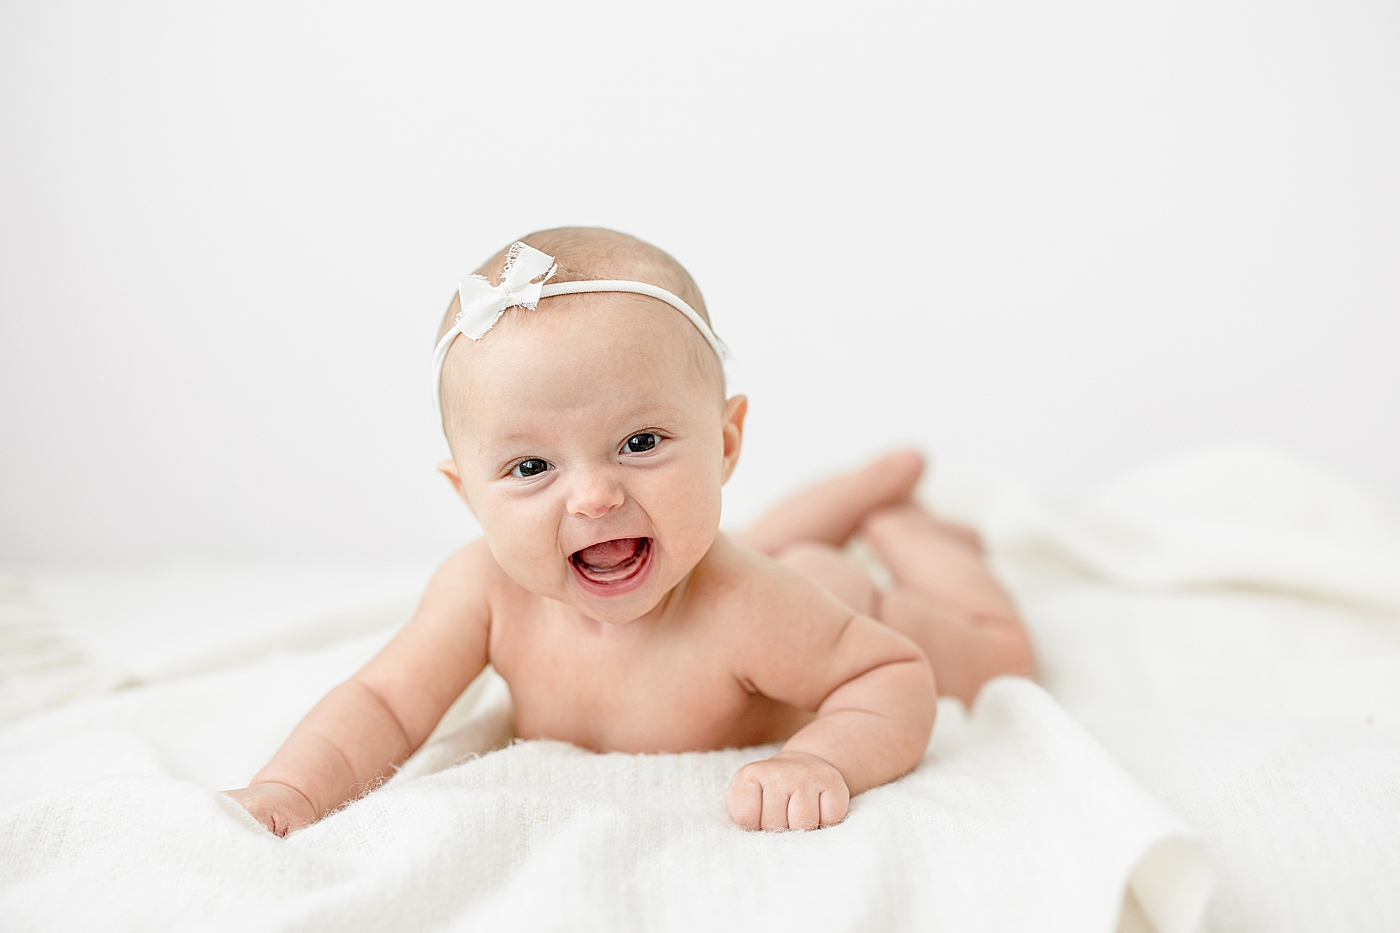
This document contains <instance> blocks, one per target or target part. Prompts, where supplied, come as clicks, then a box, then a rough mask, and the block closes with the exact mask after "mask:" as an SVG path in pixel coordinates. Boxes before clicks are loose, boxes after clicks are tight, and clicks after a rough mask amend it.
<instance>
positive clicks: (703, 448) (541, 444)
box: [444, 293, 744, 624]
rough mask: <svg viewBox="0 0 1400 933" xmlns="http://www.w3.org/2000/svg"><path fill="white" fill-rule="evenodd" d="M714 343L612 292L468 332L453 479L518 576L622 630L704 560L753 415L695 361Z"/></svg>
mask: <svg viewBox="0 0 1400 933" xmlns="http://www.w3.org/2000/svg"><path fill="white" fill-rule="evenodd" d="M710 352H711V351H710V350H709V349H708V348H706V347H705V345H704V341H703V338H701V337H700V336H699V334H698V333H697V332H695V329H694V327H692V325H691V324H690V322H688V321H687V320H686V319H685V318H684V317H682V316H681V315H680V314H678V313H677V312H675V311H674V310H672V309H670V308H668V307H666V306H665V305H663V304H661V303H660V302H657V301H654V300H652V299H648V298H645V297H643V296H639V295H628V294H611V293H604V294H594V295H574V296H558V297H554V298H549V299H546V300H545V301H544V302H542V303H541V305H540V309H539V310H538V311H527V310H523V309H512V310H511V311H508V312H507V313H506V316H505V317H504V318H503V319H502V320H501V321H500V323H498V324H497V325H496V327H495V328H493V329H492V330H491V331H490V333H488V334H487V335H486V336H485V337H484V338H483V339H482V340H480V341H477V342H475V343H473V342H472V341H469V340H467V339H466V338H458V340H457V341H456V343H455V344H454V345H453V348H452V351H451V353H450V354H449V357H448V361H447V365H446V367H445V369H446V370H448V371H447V372H445V374H444V392H445V393H446V392H452V393H453V402H454V404H452V405H451V406H450V410H449V417H450V419H451V420H450V422H449V424H448V426H447V427H448V432H449V436H450V437H451V438H452V448H453V453H454V462H455V472H456V474H457V476H456V477H455V483H456V485H457V487H458V489H459V491H460V492H461V494H462V497H463V498H464V499H465V500H466V502H467V504H468V506H470V508H471V510H472V512H473V513H474V514H475V515H476V517H477V519H478V521H480V522H481V525H482V529H483V530H484V532H485V535H486V539H487V542H488V544H489V545H490V547H491V552H492V554H493V555H494V556H495V558H496V560H497V562H499V564H500V565H501V567H502V568H503V569H504V570H505V571H506V572H507V573H508V574H509V575H510V576H511V578H512V579H514V580H515V581H516V582H517V583H519V584H520V585H521V586H524V587H525V588H526V589H528V590H530V591H532V592H534V593H537V594H540V595H542V596H548V597H550V598H552V599H556V600H559V601H561V602H564V603H567V604H569V605H572V606H574V607H575V608H577V609H579V610H580V611H582V612H583V613H584V614H586V615H587V616H589V617H591V618H594V619H597V620H599V621H602V622H608V623H614V624H619V623H624V622H629V621H632V620H634V619H636V618H639V617H641V616H643V615H645V614H646V613H648V612H650V611H651V610H652V609H654V608H656V607H657V605H658V604H659V603H660V602H661V601H662V600H663V599H664V598H665V597H666V595H667V594H668V593H670V592H671V590H672V589H673V588H674V587H675V586H676V585H677V584H678V583H680V582H681V581H682V580H683V579H684V578H685V577H686V575H687V574H688V573H689V572H690V571H691V569H692V568H694V566H695V565H696V563H698V562H699V560H700V559H701V558H702V557H703V556H704V555H705V552H706V551H707V550H709V548H710V545H711V544H712V543H713V541H714V538H715V535H716V533H717V531H718V529H719V518H720V487H721V486H722V485H723V483H724V481H725V480H726V479H728V477H729V473H730V471H732V469H733V467H734V463H735V461H736V460H737V458H738V453H739V442H740V438H741V436H742V429H743V417H744V400H743V399H742V397H736V398H735V399H731V400H730V401H729V402H728V403H725V402H723V401H722V399H721V397H720V392H719V390H718V382H717V381H716V379H715V378H714V376H713V375H712V374H709V373H707V372H706V371H705V370H704V368H702V366H701V364H700V363H699V362H697V354H699V353H710ZM464 357H465V358H464ZM715 366H716V367H717V366H718V363H717V362H716V363H715ZM444 470H445V471H446V472H448V473H449V476H451V474H452V472H453V470H452V469H451V468H450V467H449V466H448V465H445V466H444Z"/></svg>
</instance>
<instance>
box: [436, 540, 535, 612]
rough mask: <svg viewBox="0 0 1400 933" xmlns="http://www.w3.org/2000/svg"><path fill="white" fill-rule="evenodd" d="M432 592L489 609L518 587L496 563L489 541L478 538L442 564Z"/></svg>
mask: <svg viewBox="0 0 1400 933" xmlns="http://www.w3.org/2000/svg"><path fill="white" fill-rule="evenodd" d="M429 588H430V589H433V588H437V589H442V590H445V591H450V592H452V593H454V594H455V595H456V596H457V597H458V598H459V599H463V600H469V601H471V602H477V603H480V604H482V605H483V606H487V605H490V604H491V603H494V602H497V601H499V600H500V599H501V598H503V597H508V596H509V595H510V594H511V592H512V591H513V590H515V589H518V586H517V585H516V583H515V581H514V580H512V579H511V578H510V577H509V576H508V575H507V574H506V572H505V571H504V570H502V569H501V565H500V564H498V563H497V562H496V557H495V555H493V554H492V553H491V548H490V546H488V545H487V543H486V539H485V538H477V539H476V540H475V541H473V542H471V543H470V544H468V545H466V546H464V547H461V548H459V549H458V550H457V551H455V552H454V553H453V554H452V555H451V556H449V557H448V558H447V560H445V561H443V562H442V566H440V567H439V568H438V570H437V572H436V573H435V574H434V575H433V581H432V583H431V584H430V585H429Z"/></svg>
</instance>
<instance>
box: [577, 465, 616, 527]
mask: <svg viewBox="0 0 1400 933" xmlns="http://www.w3.org/2000/svg"><path fill="white" fill-rule="evenodd" d="M626 499H627V494H626V493H625V492H623V489H622V484H621V483H618V482H617V481H616V480H615V479H613V478H612V477H611V476H609V475H608V471H606V470H585V471H581V473H580V475H579V476H578V477H577V478H576V481H575V482H574V484H573V486H572V488H571V489H570V491H569V514H571V515H579V516H582V517H583V518H601V517H603V516H604V515H606V514H608V513H609V512H611V511H612V510H613V509H615V508H617V507H618V506H620V505H622V503H623V502H624V501H625V500H626Z"/></svg>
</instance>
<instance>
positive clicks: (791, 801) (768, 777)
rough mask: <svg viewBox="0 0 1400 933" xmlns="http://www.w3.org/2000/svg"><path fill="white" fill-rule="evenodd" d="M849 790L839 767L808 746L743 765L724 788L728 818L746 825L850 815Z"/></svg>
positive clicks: (799, 824) (792, 825)
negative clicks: (848, 813) (848, 812)
mask: <svg viewBox="0 0 1400 933" xmlns="http://www.w3.org/2000/svg"><path fill="white" fill-rule="evenodd" d="M850 802H851V792H850V790H849V789H847V787H846V779H845V778H844V777H842V776H841V772H840V771H837V770H836V768H835V767H834V766H833V765H832V764H831V763H829V762H827V761H826V760H824V759H821V758H818V757H817V756H816V755H809V754H808V753H806V752H779V753H778V754H776V755H774V756H773V757H772V758H769V759H766V760H764V761H755V762H752V763H751V764H747V765H744V766H743V767H742V768H740V769H739V770H738V772H737V773H735V775H734V778H733V779H732V780H731V781H730V782H729V790H727V791H725V794H724V804H725V806H726V807H728V808H729V818H730V819H731V820H733V821H734V822H735V823H738V824H739V825H740V826H742V827H743V828H744V829H818V828H820V827H822V826H830V825H831V824H833V823H839V822H841V821H842V820H844V819H845V818H846V806H847V805H848V804H849V803H850Z"/></svg>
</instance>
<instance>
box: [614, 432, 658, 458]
mask: <svg viewBox="0 0 1400 933" xmlns="http://www.w3.org/2000/svg"><path fill="white" fill-rule="evenodd" d="M659 443H661V438H659V437H657V436H656V435H655V434H652V433H651V432H650V431H643V432H642V433H641V434H633V435H632V436H631V437H629V438H627V443H626V444H624V445H623V447H625V448H626V450H627V452H628V453H629V454H641V453H646V452H647V451H648V450H651V449H652V448H653V447H655V446H656V445H657V444H659Z"/></svg>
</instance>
